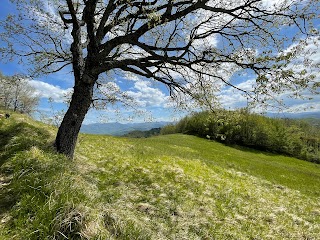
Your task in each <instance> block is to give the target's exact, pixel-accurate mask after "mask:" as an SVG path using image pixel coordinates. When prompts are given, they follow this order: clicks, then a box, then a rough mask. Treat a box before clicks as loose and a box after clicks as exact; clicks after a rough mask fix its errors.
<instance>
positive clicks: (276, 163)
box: [0, 115, 320, 239]
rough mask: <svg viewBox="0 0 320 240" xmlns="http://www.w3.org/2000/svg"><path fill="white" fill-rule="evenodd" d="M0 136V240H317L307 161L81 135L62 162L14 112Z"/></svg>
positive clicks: (41, 132)
mask: <svg viewBox="0 0 320 240" xmlns="http://www.w3.org/2000/svg"><path fill="white" fill-rule="evenodd" d="M14 129H15V130H14ZM12 130H14V131H12ZM0 136H1V138H0V139H5V140H1V148H0V151H1V155H0V159H1V168H0V174H1V179H2V180H1V181H2V182H1V187H0V210H1V211H0V218H1V220H0V239H67V238H69V239H317V238H318V236H319V235H320V203H319V202H320V201H319V200H320V198H319V188H318V187H317V186H319V183H320V168H319V165H316V164H311V163H308V162H304V161H300V160H297V159H294V158H288V157H283V156H277V155H270V154H268V153H264V152H258V151H252V150H250V149H235V148H230V147H227V146H223V145H221V144H219V143H215V142H211V141H207V140H204V139H199V138H196V137H192V136H186V135H167V136H158V137H153V138H150V139H128V138H117V137H110V136H97V135H85V134H83V135H81V136H80V138H79V142H78V146H77V152H76V159H75V160H74V161H73V162H70V161H67V160H66V159H65V158H64V157H63V156H61V155H58V154H55V153H54V151H53V150H52V148H51V147H50V145H51V143H52V139H53V136H54V129H53V128H51V127H48V126H45V125H43V124H41V123H36V122H33V121H32V120H31V119H28V118H26V117H21V116H20V115H14V116H13V119H10V121H6V122H4V121H3V122H0ZM3 136H5V137H3ZM44 139H45V140H44Z"/></svg>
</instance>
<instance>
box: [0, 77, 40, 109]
mask: <svg viewBox="0 0 320 240" xmlns="http://www.w3.org/2000/svg"><path fill="white" fill-rule="evenodd" d="M38 102H39V97H38V96H37V95H36V94H35V89H34V88H33V87H32V86H31V85H30V84H29V82H28V80H27V79H25V78H23V77H22V76H19V75H14V76H12V77H9V76H3V75H2V74H1V73H0V106H1V107H3V108H4V109H7V110H12V111H15V112H16V111H19V112H23V113H28V114H31V113H32V112H33V111H34V110H35V108H36V106H37V105H38Z"/></svg>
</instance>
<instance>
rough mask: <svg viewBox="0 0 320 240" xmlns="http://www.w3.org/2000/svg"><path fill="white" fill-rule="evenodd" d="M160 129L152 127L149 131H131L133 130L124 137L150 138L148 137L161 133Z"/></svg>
mask: <svg viewBox="0 0 320 240" xmlns="http://www.w3.org/2000/svg"><path fill="white" fill-rule="evenodd" d="M160 131H161V128H152V129H150V130H148V131H140V130H135V131H131V132H129V133H127V134H125V135H123V137H130V138H148V137H152V136H157V135H159V134H160Z"/></svg>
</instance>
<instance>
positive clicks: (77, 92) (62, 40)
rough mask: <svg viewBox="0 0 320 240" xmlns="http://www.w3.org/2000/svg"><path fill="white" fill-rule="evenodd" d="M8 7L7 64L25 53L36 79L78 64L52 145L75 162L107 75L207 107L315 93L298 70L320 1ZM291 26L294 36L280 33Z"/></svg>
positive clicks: (26, 2) (81, 1)
mask: <svg viewBox="0 0 320 240" xmlns="http://www.w3.org/2000/svg"><path fill="white" fill-rule="evenodd" d="M12 1H13V2H16V3H17V9H18V10H19V14H16V15H9V16H8V17H7V19H6V21H5V22H3V23H2V28H3V29H4V30H5V34H2V36H1V39H2V42H6V43H7V45H6V46H5V47H3V48H2V53H3V58H6V59H8V58H10V57H11V58H12V57H17V56H19V57H21V59H22V61H25V60H28V61H29V62H28V63H30V65H31V66H33V67H34V68H33V70H34V72H37V73H51V72H56V71H59V70H61V69H62V68H64V67H65V66H67V65H69V64H71V65H72V69H73V75H74V92H73V95H72V98H71V101H70V105H69V108H68V110H67V112H66V114H65V116H64V119H63V121H62V123H61V125H60V127H59V130H58V133H57V136H56V140H55V147H56V149H57V150H58V152H61V153H63V154H65V155H67V156H69V157H70V158H72V157H73V154H74V149H75V145H76V140H77V136H78V133H79V130H80V127H81V124H82V122H83V120H84V117H85V115H86V113H87V111H88V109H89V108H90V106H92V104H93V101H94V100H98V99H95V98H94V92H95V90H97V89H99V88H100V87H101V84H102V83H101V82H100V78H99V77H100V76H101V75H102V74H104V73H110V72H111V71H114V72H115V73H121V72H125V73H130V74H134V75H137V76H140V77H144V78H148V79H153V80H155V81H157V82H160V83H163V84H165V85H166V86H167V87H168V89H169V92H170V95H171V96H172V97H173V98H176V99H178V98H180V97H183V96H190V97H191V98H192V99H193V100H195V101H197V102H200V103H202V104H208V105H211V104H212V102H213V100H215V96H216V93H217V92H218V90H219V89H221V88H223V86H226V85H227V86H232V87H234V88H237V89H238V90H242V91H243V92H244V93H245V94H248V95H249V97H251V98H253V99H255V100H257V101H261V102H262V101H265V99H262V96H272V95H273V93H280V92H282V91H291V92H292V93H293V94H299V92H301V91H300V90H301V89H308V90H309V91H311V92H314V91H315V90H316V89H317V87H318V85H317V82H316V80H315V78H314V77H312V75H311V73H310V72H308V71H305V69H303V70H301V69H299V68H295V67H293V65H292V62H293V63H295V62H296V63H297V61H298V60H300V62H301V59H298V60H297V61H295V60H294V59H295V58H296V59H297V56H298V55H299V53H300V52H301V51H303V49H306V46H307V45H308V43H310V42H312V41H313V40H316V37H315V36H317V34H318V32H317V31H316V29H315V28H314V27H313V25H312V22H313V18H315V14H316V13H317V10H318V7H319V1H318V0H316V1H315V0H306V1H300V0H299V1H298V0H279V1H266V0H234V1H228V0H168V1H164V0H108V1H107V0H54V1H44V0H23V1H20V0H19V1H18V0H12ZM270 2H272V4H270ZM291 26H295V27H296V29H297V30H296V32H295V34H293V35H294V36H289V35H288V36H285V35H283V33H284V31H285V30H286V29H288V28H290V27H291ZM289 46H291V47H290V48H289ZM284 48H287V49H286V51H284ZM308 56H309V55H306V56H305V59H303V60H305V62H308V61H307V60H308V59H307V58H308ZM309 63H310V61H309V62H308V64H309ZM311 65H312V64H311ZM309 68H310V69H312V68H313V69H314V66H309ZM239 72H243V73H251V74H255V76H256V81H255V82H256V84H255V87H254V90H253V91H251V92H248V91H246V90H245V89H239V88H238V87H237V86H235V85H233V84H232V76H233V75H234V74H236V73H239ZM108 81H110V80H108ZM107 100H110V99H107Z"/></svg>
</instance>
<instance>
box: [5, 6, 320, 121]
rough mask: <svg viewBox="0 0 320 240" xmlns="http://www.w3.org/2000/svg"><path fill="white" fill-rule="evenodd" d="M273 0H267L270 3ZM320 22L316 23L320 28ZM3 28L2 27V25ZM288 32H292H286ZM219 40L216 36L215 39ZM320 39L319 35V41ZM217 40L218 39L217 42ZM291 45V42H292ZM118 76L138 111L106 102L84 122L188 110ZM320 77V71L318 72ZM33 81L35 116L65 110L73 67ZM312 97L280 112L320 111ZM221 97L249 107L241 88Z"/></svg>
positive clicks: (232, 105)
mask: <svg viewBox="0 0 320 240" xmlns="http://www.w3.org/2000/svg"><path fill="white" fill-rule="evenodd" d="M0 1H1V8H0V20H2V19H4V18H5V17H6V16H7V15H8V14H9V13H10V14H14V12H15V10H14V9H15V8H14V6H12V5H11V3H10V1H9V0H0ZM271 2H273V1H268V3H270V4H271ZM319 24H320V22H319V23H317V24H316V25H317V27H318V29H319ZM0 30H1V29H0ZM286 34H291V33H290V32H287V33H286ZM213 41H216V39H213ZM316 42H317V43H320V40H319V39H318V40H317V41H316ZM217 44H218V43H217ZM289 47H290V46H289ZM311 48H313V50H315V52H316V53H315V54H314V56H313V60H314V61H315V62H318V63H320V51H319V47H318V46H317V45H316V44H314V45H313V46H311ZM0 71H1V72H2V73H3V74H4V75H7V76H11V75H14V74H21V73H22V74H28V72H27V67H26V66H25V65H23V64H21V63H18V62H15V61H13V62H8V63H4V62H0ZM110 77H117V78H118V79H117V83H118V84H119V86H120V87H121V88H122V89H125V90H126V91H127V93H128V94H129V95H130V96H131V97H133V98H134V99H135V100H136V103H135V104H136V106H135V107H136V108H137V109H138V111H133V110H132V109H130V108H123V107H121V106H118V105H117V106H114V107H112V106H107V109H106V110H93V109H91V110H89V112H88V114H87V116H86V118H85V121H84V124H90V123H96V122H115V121H118V122H128V121H131V122H144V121H148V122H149V121H169V122H171V121H177V120H178V119H179V118H181V117H182V116H184V115H186V114H187V112H185V111H179V110H177V109H176V108H174V107H173V106H172V104H170V98H169V93H168V91H167V89H166V88H165V87H164V86H162V85H160V84H157V83H156V82H154V81H150V80H148V79H144V78H137V77H135V76H127V75H123V76H110ZM317 77H318V78H319V77H320V76H319V75H318V76H317ZM254 81H255V79H254V76H252V75H250V74H248V75H246V76H241V77H238V78H237V79H236V81H235V82H236V86H237V87H240V88H243V89H248V90H250V89H251V86H252V84H253V83H254ZM319 81H320V79H319ZM30 84H31V85H32V86H33V87H34V88H35V89H36V94H38V96H39V97H40V103H39V106H38V110H39V112H38V113H37V114H36V116H37V117H38V118H39V117H40V116H46V117H50V116H52V115H58V114H60V113H61V111H65V110H66V108H67V105H66V104H65V103H64V101H65V95H67V94H68V93H69V92H70V91H71V90H72V87H73V75H72V72H71V68H65V69H63V70H62V71H60V72H58V73H55V74H50V75H47V76H42V77H39V78H35V79H30ZM313 98H314V99H313V100H309V101H306V100H297V99H286V98H285V99H286V100H285V101H286V104H287V105H288V108H287V109H284V110H282V111H281V114H284V113H286V112H295V113H299V112H314V113H320V97H319V96H313ZM219 99H220V102H221V104H222V106H223V107H224V108H227V109H236V108H239V107H246V105H247V98H246V97H244V96H243V95H242V94H241V92H237V91H235V90H234V89H231V88H224V89H223V90H222V91H221V92H220V93H219Z"/></svg>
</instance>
